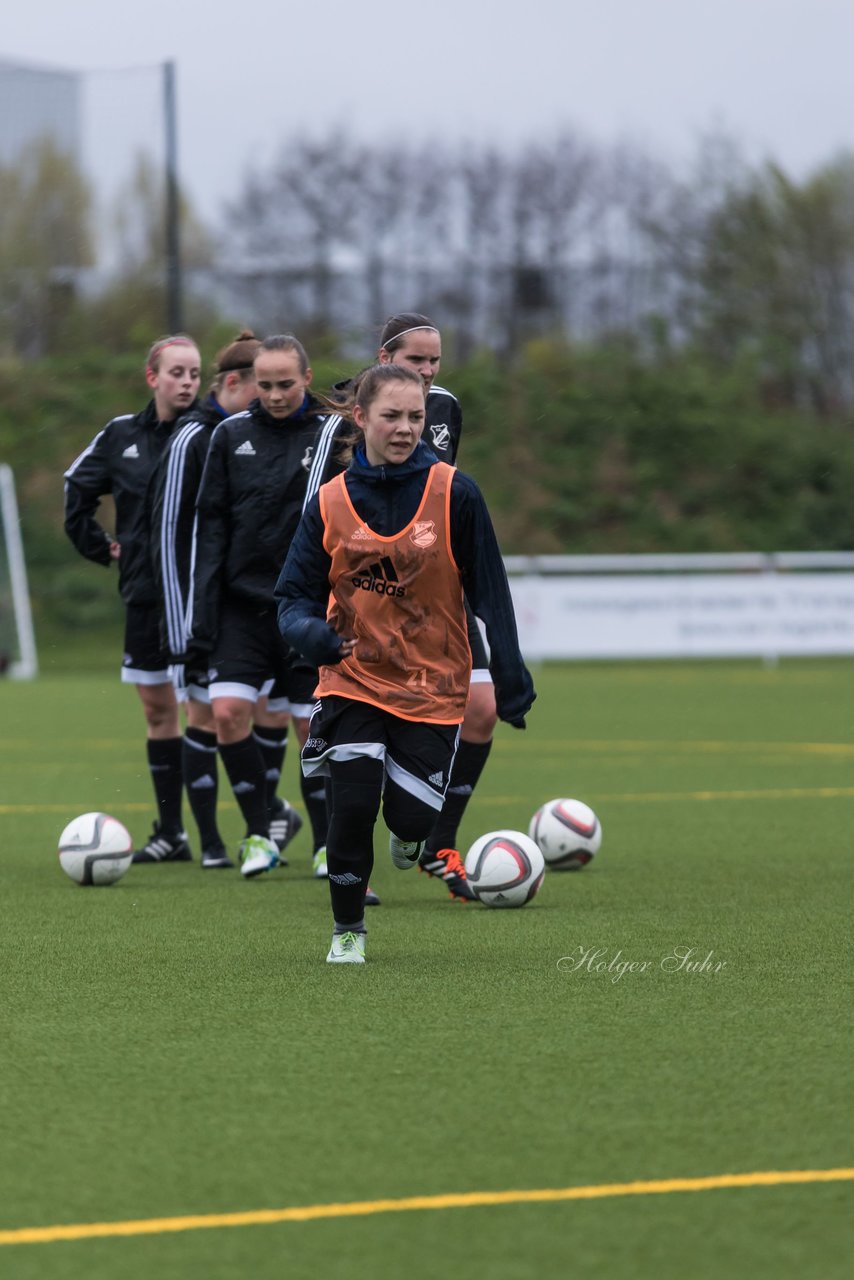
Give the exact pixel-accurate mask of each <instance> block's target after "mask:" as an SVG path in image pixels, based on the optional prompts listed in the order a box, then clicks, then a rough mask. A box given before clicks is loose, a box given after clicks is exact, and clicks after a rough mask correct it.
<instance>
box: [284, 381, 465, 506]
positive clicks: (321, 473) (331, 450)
mask: <svg viewBox="0 0 854 1280" xmlns="http://www.w3.org/2000/svg"><path fill="white" fill-rule="evenodd" d="M356 376H357V377H358V375H356ZM353 381H354V380H353V379H352V378H349V379H348V380H347V381H346V382H336V384H335V386H334V387H333V388H332V392H331V399H333V400H340V401H341V402H342V404H343V403H344V402H345V401H346V400H347V397H348V394H349V390H350V387H351V386H352V383H353ZM462 430H463V411H462V409H461V407H460V402H459V400H458V399H457V397H456V396H455V395H452V393H451V392H450V391H446V390H445V388H444V387H435V386H434V387H431V388H430V390H429V391H428V392H427V396H426V402H425V405H424V431H423V433H422V435H421V439H422V440H423V441H424V443H425V444H427V445H429V446H430V448H431V449H432V450H433V452H434V453H435V455H436V457H437V458H438V459H439V461H440V462H448V463H450V464H451V466H454V464H455V463H456V461H457V450H458V449H459V447H460V436H461V435H462ZM354 435H355V437H356V438H357V439H358V440H360V439H361V436H362V433H361V432H360V431H359V430H358V429H357V428H356V427H354V426H353V424H352V423H351V422H349V421H346V420H345V419H341V418H339V419H338V420H337V422H334V423H333V422H332V420H331V419H330V422H329V423H328V424H327V426H326V427H324V429H323V431H322V433H321V437H320V439H319V440H318V442H317V449H316V450H315V453H314V460H313V462H312V466H311V473H310V475H309V477H308V488H307V489H306V495H305V500H306V503H308V500H309V498H312V497H314V495H315V494H316V493H317V491H318V489H319V488H320V486H321V485H322V484H325V483H326V481H327V480H331V479H332V477H333V476H337V475H338V474H339V472H341V471H344V470H346V467H347V464H346V462H342V461H341V456H340V455H341V449H342V446H343V445H344V443H345V442H350V441H351V440H352V439H353V437H354Z"/></svg>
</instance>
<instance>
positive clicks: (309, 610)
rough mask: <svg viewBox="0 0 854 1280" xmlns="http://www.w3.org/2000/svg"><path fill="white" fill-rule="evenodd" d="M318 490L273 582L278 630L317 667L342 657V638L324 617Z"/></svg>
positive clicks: (325, 573) (325, 581) (325, 564)
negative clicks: (276, 578) (274, 582)
mask: <svg viewBox="0 0 854 1280" xmlns="http://www.w3.org/2000/svg"><path fill="white" fill-rule="evenodd" d="M331 565H332V561H331V559H330V557H329V555H328V554H327V552H326V549H325V548H324V546H323V520H322V518H321V515H320V499H319V498H318V497H317V494H315V495H314V497H313V498H311V499H310V501H309V503H308V506H307V507H306V508H305V510H304V511H303V514H302V519H301V520H300V522H299V525H298V526H297V531H296V533H295V534H294V538H293V541H292V542H291V545H290V550H289V551H288V555H287V559H286V560H285V563H284V565H283V567H282V572H281V573H280V574H279V580H278V582H277V583H276V590H275V597H276V602H277V614H278V620H279V630H280V631H281V633H282V635H283V636H284V638H285V639H286V640H287V642H288V644H289V645H291V647H292V648H294V649H296V651H297V653H301V654H302V656H303V657H304V658H307V659H308V660H309V662H311V663H313V664H314V665H315V666H316V667H320V666H333V665H334V664H335V663H336V662H340V661H341V639H342V637H340V636H339V635H338V634H337V633H336V632H335V631H333V629H332V627H330V626H329V624H328V622H327V621H326V609H327V605H328V603H329V570H330V568H331Z"/></svg>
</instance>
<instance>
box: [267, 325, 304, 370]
mask: <svg viewBox="0 0 854 1280" xmlns="http://www.w3.org/2000/svg"><path fill="white" fill-rule="evenodd" d="M262 351H293V352H294V353H295V354H296V357H297V359H298V360H299V368H300V373H303V374H305V373H308V369H309V364H308V356H307V355H306V350H305V347H304V346H303V345H302V343H301V342H300V340H299V338H295V337H294V336H293V334H292V333H275V334H273V336H272V337H271V338H264V340H263V342H259V343H258V349H257V351H256V352H255V355H256V356H259V355H260V354H261V352H262Z"/></svg>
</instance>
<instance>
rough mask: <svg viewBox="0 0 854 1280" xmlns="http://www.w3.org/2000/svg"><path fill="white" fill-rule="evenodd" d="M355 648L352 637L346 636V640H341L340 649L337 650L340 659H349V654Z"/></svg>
mask: <svg viewBox="0 0 854 1280" xmlns="http://www.w3.org/2000/svg"><path fill="white" fill-rule="evenodd" d="M355 647H356V641H355V640H354V639H353V638H352V637H349V636H348V637H347V639H346V640H345V639H343V638H342V640H341V648H340V650H339V652H340V654H341V657H342V658H349V656H350V654H351V653H352V652H353V650H354V649H355Z"/></svg>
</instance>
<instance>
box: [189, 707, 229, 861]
mask: <svg viewBox="0 0 854 1280" xmlns="http://www.w3.org/2000/svg"><path fill="white" fill-rule="evenodd" d="M216 757H217V749H216V734H215V733H213V732H212V731H210V730H208V729H195V728H193V727H192V726H189V727H188V728H187V730H186V732H185V734H184V751H183V761H184V785H185V787H186V788H187V799H188V800H189V801H190V808H191V809H192V811H193V817H194V818H195V820H196V826H197V827H198V828H199V839H200V840H201V842H202V848H203V849H215V848H218V847H219V846H220V845H222V837H221V836H220V834H219V828H218V827H217V824H216V802H217V794H218V791H219V786H218V776H217V775H218V770H217V760H216Z"/></svg>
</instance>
